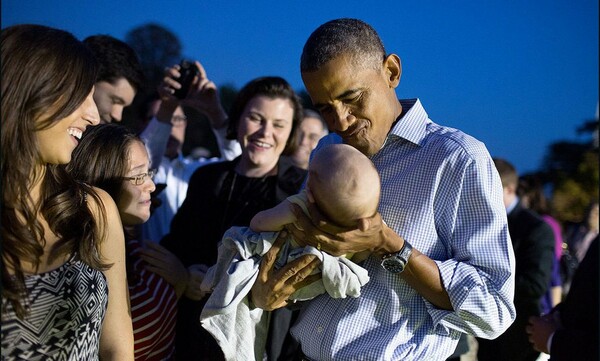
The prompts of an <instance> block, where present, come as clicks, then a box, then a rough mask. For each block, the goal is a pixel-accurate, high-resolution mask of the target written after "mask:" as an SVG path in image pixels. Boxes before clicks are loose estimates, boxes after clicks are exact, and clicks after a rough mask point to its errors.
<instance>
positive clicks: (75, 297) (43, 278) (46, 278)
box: [1, 257, 108, 360]
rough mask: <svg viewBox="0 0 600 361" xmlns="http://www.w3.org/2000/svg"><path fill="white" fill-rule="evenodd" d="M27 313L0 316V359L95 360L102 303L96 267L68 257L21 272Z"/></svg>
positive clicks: (102, 282) (104, 291)
mask: <svg viewBox="0 0 600 361" xmlns="http://www.w3.org/2000/svg"><path fill="white" fill-rule="evenodd" d="M25 285H26V287H27V290H28V292H29V295H28V301H29V306H30V307H29V309H28V310H29V313H28V315H27V316H26V317H25V319H24V320H20V319H19V318H17V317H16V315H15V313H14V310H13V308H12V306H11V305H5V306H6V310H4V311H6V312H3V315H2V331H1V335H2V341H1V343H2V360H98V351H99V343H100V331H101V327H102V321H103V319H104V315H105V313H106V307H107V304H108V285H107V281H106V277H105V276H104V274H103V273H102V272H101V271H98V270H95V269H93V268H91V267H90V266H88V265H86V264H85V263H83V262H82V261H80V260H78V259H76V258H74V257H73V258H71V260H69V261H68V262H67V263H65V264H63V265H62V266H60V267H59V268H57V269H54V270H52V271H49V272H46V273H42V274H38V275H32V276H27V277H26V278H25Z"/></svg>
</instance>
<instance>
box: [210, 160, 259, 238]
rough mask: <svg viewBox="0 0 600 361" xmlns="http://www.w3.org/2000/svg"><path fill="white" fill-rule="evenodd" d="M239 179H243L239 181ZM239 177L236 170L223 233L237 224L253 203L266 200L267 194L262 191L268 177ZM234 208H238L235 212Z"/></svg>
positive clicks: (229, 190)
mask: <svg viewBox="0 0 600 361" xmlns="http://www.w3.org/2000/svg"><path fill="white" fill-rule="evenodd" d="M239 177H242V178H240V179H238V178H239ZM239 177H238V174H237V172H236V171H235V170H234V171H233V176H232V180H231V183H230V185H229V189H228V191H227V199H226V203H225V209H224V210H223V217H222V220H221V231H223V232H224V231H225V230H226V229H227V228H229V227H230V226H231V225H233V224H235V222H236V221H237V220H238V218H239V216H240V215H242V214H243V213H244V211H245V210H246V208H247V207H248V205H249V204H251V202H252V201H254V200H255V199H258V198H265V193H264V192H263V191H262V190H263V188H264V185H265V183H266V181H267V178H268V175H264V176H262V177H261V178H250V177H244V176H241V175H240V176H239ZM236 187H237V189H236ZM238 205H239V206H238ZM234 207H235V208H236V210H235V211H234V210H233V209H234Z"/></svg>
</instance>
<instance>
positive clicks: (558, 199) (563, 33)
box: [1, 0, 599, 222]
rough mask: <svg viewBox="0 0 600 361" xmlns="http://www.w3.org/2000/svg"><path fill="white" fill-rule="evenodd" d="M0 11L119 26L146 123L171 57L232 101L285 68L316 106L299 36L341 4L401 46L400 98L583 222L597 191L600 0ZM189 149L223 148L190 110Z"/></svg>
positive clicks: (187, 4) (76, 6) (14, 7)
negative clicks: (536, 182)
mask: <svg viewBox="0 0 600 361" xmlns="http://www.w3.org/2000/svg"><path fill="white" fill-rule="evenodd" d="M1 6H2V9H1V10H2V11H1V14H2V15H1V24H2V27H3V28H4V27H6V26H9V25H13V24H18V23H36V24H43V25H48V26H53V27H57V28H61V29H64V30H67V31H70V32H72V33H73V34H74V35H75V36H77V37H78V38H80V39H83V38H85V37H87V36H89V35H95V34H109V35H112V36H114V37H116V38H119V39H121V40H124V41H126V42H127V43H128V44H130V45H131V46H132V47H133V48H134V49H135V50H136V51H137V53H138V55H139V57H140V60H141V62H142V64H143V66H144V70H145V73H146V76H147V78H148V84H147V89H146V91H145V92H140V93H139V94H138V96H137V97H136V101H135V102H134V104H133V105H132V106H131V107H130V108H129V109H127V111H126V113H125V114H124V122H126V123H129V124H131V125H133V126H136V124H138V122H139V121H140V119H141V115H140V114H139V111H138V109H137V107H138V104H139V101H138V100H139V99H140V98H141V97H142V96H144V93H147V92H150V91H152V90H153V89H155V88H156V85H157V84H158V82H159V81H160V80H161V79H162V73H163V69H164V68H165V67H166V66H170V65H173V64H175V63H179V61H180V60H181V59H182V58H190V59H197V60H199V61H200V62H201V63H202V64H203V65H204V66H205V68H206V70H207V73H208V77H209V78H210V79H211V80H213V81H214V82H215V83H216V84H217V85H218V86H219V89H220V95H221V97H222V99H223V102H224V105H225V106H226V107H227V106H228V105H229V104H230V103H231V100H232V99H233V97H234V96H235V94H236V93H237V90H238V89H239V88H240V87H242V86H243V85H244V84H245V83H246V82H248V81H249V80H251V79H253V78H255V77H258V76H264V75H278V76H282V77H284V78H285V79H287V80H288V81H289V82H290V83H291V84H292V86H293V87H294V88H295V89H296V90H297V91H298V92H299V93H300V94H301V95H302V96H303V98H304V100H305V104H306V105H307V106H309V107H310V98H308V96H307V94H306V92H305V90H304V86H303V84H302V80H301V78H300V72H299V57H300V53H301V51H302V46H303V44H304V42H305V41H306V39H307V38H308V36H309V35H310V33H311V32H312V31H313V30H314V29H315V28H316V27H318V26H319V25H320V24H322V23H324V22H326V21H328V20H331V19H334V18H339V17H356V18H360V19H362V20H364V21H366V22H368V23H370V24H371V25H372V26H373V27H374V28H375V29H376V30H377V31H378V33H379V35H380V36H381V38H382V40H383V42H384V45H385V47H386V50H387V51H388V52H389V53H392V52H393V53H396V54H398V55H399V56H400V58H401V59H402V65H403V74H402V79H401V83H400V86H399V87H398V89H397V94H398V97H400V98H416V97H418V98H420V99H421V101H422V103H423V105H424V107H425V109H426V110H427V111H428V112H429V116H430V118H432V119H433V121H435V122H437V123H440V124H443V125H447V126H451V127H455V128H459V129H461V130H463V131H465V132H466V133H468V134H470V135H473V136H474V137H476V138H478V139H479V140H481V141H483V142H484V143H485V144H486V146H487V147H488V150H489V151H490V153H491V155H492V156H494V157H501V158H505V159H507V160H508V161H510V162H511V163H512V164H514V165H515V166H516V168H517V171H518V172H519V173H520V174H521V175H535V176H536V177H538V178H539V179H541V180H542V182H543V184H544V186H545V189H546V190H547V192H548V195H549V196H551V199H552V202H553V206H554V208H555V209H556V213H557V215H558V218H560V219H561V220H562V221H565V222H571V221H573V222H574V221H578V220H580V219H581V217H582V216H583V212H584V208H585V206H586V205H587V204H588V203H589V200H590V199H597V198H598V178H599V176H598V81H599V79H598V42H599V41H598V1H597V0H576V1H568V0H552V1H541V0H532V1H522V2H517V1H505V0H490V1H474V0H465V1H458V2H452V3H448V2H442V1H429V0H424V1H416V2H415V1H412V2H408V1H395V2H387V3H372V2H366V1H356V0H348V1H338V0H334V1H315V0H303V1H293V0H292V1H262V0H255V1H231V0H220V1H200V0H182V1H157V0H144V1H129V0H122V1H118V2H117V1H93V2H92V1H81V0H78V1H75V0H27V1H22V0H3V1H2V3H1ZM190 118H191V119H195V120H194V121H191V122H189V125H188V127H189V129H188V135H187V139H186V144H185V146H184V153H190V152H192V150H193V149H196V148H198V147H203V148H206V149H208V150H209V151H210V152H212V153H213V154H212V155H218V154H216V153H218V150H217V148H216V144H215V143H214V138H213V137H212V134H211V132H210V131H208V129H207V126H208V124H207V122H206V121H205V120H204V119H202V118H201V117H200V116H199V115H197V114H196V115H192V116H190Z"/></svg>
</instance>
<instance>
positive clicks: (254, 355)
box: [200, 227, 369, 361]
mask: <svg viewBox="0 0 600 361" xmlns="http://www.w3.org/2000/svg"><path fill="white" fill-rule="evenodd" d="M277 235H278V232H262V233H256V232H253V231H251V230H250V229H249V228H248V227H231V228H230V229H229V230H227V232H225V235H224V236H223V239H222V241H221V244H220V245H219V251H218V258H217V263H216V264H215V265H214V266H212V267H211V268H209V269H208V271H207V273H206V276H205V278H204V280H203V282H202V289H203V290H205V291H210V290H212V293H211V295H210V297H209V299H208V301H207V302H206V305H205V306H204V309H203V310H202V314H201V316H200V322H201V323H202V327H204V328H205V329H206V330H207V331H209V332H210V333H211V334H212V335H213V337H214V338H215V339H216V340H217V342H218V343H219V345H220V347H221V349H222V350H223V353H224V355H225V359H226V360H243V361H247V360H262V359H263V354H264V350H265V343H266V338H267V328H268V325H269V322H268V321H269V320H268V317H269V315H270V313H269V312H265V311H263V310H262V309H259V308H251V306H250V305H249V303H248V294H249V293H250V290H251V289H252V286H253V285H254V281H255V280H256V277H257V276H258V268H259V265H260V260H261V259H262V256H263V255H264V254H265V253H266V252H267V251H268V250H269V249H270V248H271V246H272V244H273V242H275V240H276V239H277ZM287 245H288V246H289V242H288V243H287ZM290 248H291V247H287V251H285V250H284V252H281V253H280V257H281V258H280V259H279V260H278V264H279V265H282V264H284V263H286V262H287V261H289V260H291V259H295V258H297V257H299V256H300V255H302V254H306V253H311V254H315V255H316V256H317V257H319V259H320V260H321V262H322V265H321V272H322V279H321V281H318V282H313V283H312V284H310V285H309V286H306V287H304V288H302V289H300V290H298V291H297V292H296V293H294V295H292V298H291V299H292V300H308V299H311V298H313V297H315V296H317V295H319V294H322V293H324V292H327V293H328V294H329V295H330V296H331V297H333V298H345V297H347V296H351V297H358V296H360V289H361V287H362V286H363V285H365V284H366V283H367V282H368V281H369V275H368V273H367V271H366V270H365V269H364V268H362V267H360V266H358V265H357V264H355V263H353V262H352V261H350V260H348V259H346V258H344V257H333V256H331V255H329V254H327V253H325V252H322V251H319V250H317V249H316V248H314V247H303V248H296V249H290Z"/></svg>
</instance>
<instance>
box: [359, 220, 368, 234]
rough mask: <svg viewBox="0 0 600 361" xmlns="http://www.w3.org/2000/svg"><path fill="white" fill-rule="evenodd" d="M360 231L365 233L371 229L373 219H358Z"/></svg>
mask: <svg viewBox="0 0 600 361" xmlns="http://www.w3.org/2000/svg"><path fill="white" fill-rule="evenodd" d="M357 222H358V229H360V230H361V231H363V232H365V231H366V230H367V229H369V227H371V219H370V218H359V219H358V221H357Z"/></svg>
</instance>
